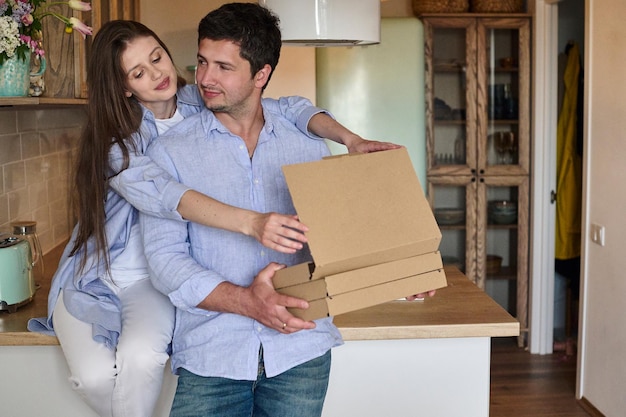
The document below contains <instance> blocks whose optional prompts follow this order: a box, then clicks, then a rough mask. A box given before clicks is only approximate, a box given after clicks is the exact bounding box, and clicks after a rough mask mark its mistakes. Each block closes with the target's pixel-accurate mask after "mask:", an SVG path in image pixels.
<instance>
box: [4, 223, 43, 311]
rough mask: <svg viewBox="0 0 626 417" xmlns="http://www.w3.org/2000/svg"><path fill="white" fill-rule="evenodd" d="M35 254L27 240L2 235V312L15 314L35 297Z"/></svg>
mask: <svg viewBox="0 0 626 417" xmlns="http://www.w3.org/2000/svg"><path fill="white" fill-rule="evenodd" d="M35 290H36V286H35V278H34V271H33V254H32V252H31V245H30V243H29V242H28V240H27V239H25V238H22V237H19V236H15V235H0V310H7V311H8V312H9V313H14V312H15V311H16V310H17V308H18V307H20V306H23V305H24V304H27V303H29V302H30V301H32V299H33V297H34V295H35Z"/></svg>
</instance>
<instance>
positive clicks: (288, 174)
mask: <svg viewBox="0 0 626 417" xmlns="http://www.w3.org/2000/svg"><path fill="white" fill-rule="evenodd" d="M283 172H284V174H285V178H286V181H287V185H288V187H289V191H290V193H291V197H292V199H293V202H294V205H295V207H296V211H297V213H298V216H299V217H300V220H301V221H302V222H303V223H304V224H306V225H307V226H309V229H310V232H308V233H307V237H308V239H309V248H310V250H311V255H312V257H313V260H314V261H313V262H311V263H307V264H300V265H295V266H292V267H289V268H285V269H282V270H280V271H277V273H276V275H275V276H274V286H275V287H276V288H277V290H278V291H279V292H281V293H285V294H291V295H294V296H298V297H300V298H304V299H306V300H309V301H310V304H311V307H310V308H309V309H308V310H295V309H293V310H291V312H292V314H294V315H296V316H299V317H302V318H305V319H307V320H313V319H317V318H321V317H326V316H328V315H335V314H341V313H344V312H348V311H352V310H355V309H359V308H364V307H369V306H372V305H375V304H380V303H383V302H386V301H390V300H393V299H396V298H400V297H405V296H408V295H412V294H417V293H419V292H425V291H429V290H432V289H436V288H441V287H445V286H446V280H445V274H444V273H443V271H442V269H441V268H442V263H441V255H440V254H439V252H438V251H437V250H438V248H439V243H440V242H441V232H440V230H439V228H438V226H437V223H436V221H435V218H434V216H433V213H432V210H431V209H430V206H429V204H428V202H427V200H426V197H425V196H424V192H423V191H422V187H421V186H420V183H419V180H418V178H417V175H416V174H415V171H414V169H413V165H412V164H411V161H410V159H409V155H408V153H407V151H406V149H404V148H403V149H397V150H391V151H384V152H375V153H370V154H357V155H341V156H335V157H330V158H327V159H324V160H322V161H316V162H309V163H303V164H296V165H287V166H284V167H283Z"/></svg>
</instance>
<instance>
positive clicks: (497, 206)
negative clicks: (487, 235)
mask: <svg viewBox="0 0 626 417" xmlns="http://www.w3.org/2000/svg"><path fill="white" fill-rule="evenodd" d="M488 215H489V220H490V221H491V222H493V223H496V224H513V223H515V222H516V221H517V202H515V201H512V200H494V201H490V202H489V206H488Z"/></svg>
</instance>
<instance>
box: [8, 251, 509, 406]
mask: <svg viewBox="0 0 626 417" xmlns="http://www.w3.org/2000/svg"><path fill="white" fill-rule="evenodd" d="M61 251H62V247H59V248H57V249H55V250H53V251H51V252H50V253H48V254H47V255H46V256H45V267H46V274H45V276H44V278H42V279H41V282H40V283H39V284H40V285H41V287H40V288H39V290H38V291H37V294H36V296H35V299H34V300H33V301H32V302H31V303H29V304H28V305H26V306H24V307H22V308H20V309H18V311H17V312H16V313H13V314H9V313H7V312H0V372H2V375H4V377H3V381H2V383H1V385H2V387H1V388H0V404H2V406H3V410H5V412H6V413H8V414H6V415H10V416H11V417H31V416H35V415H46V416H48V417H74V416H76V417H91V416H94V417H95V414H94V413H93V412H91V410H90V409H89V408H88V407H87V406H86V405H84V404H83V403H82V401H81V400H80V398H79V397H78V396H77V395H76V394H75V393H74V392H73V391H72V390H71V388H70V385H69V382H68V381H67V377H68V370H67V366H66V364H65V359H64V357H63V353H62V351H61V348H60V346H59V345H58V341H57V339H56V338H55V337H50V336H44V335H40V334H35V333H30V332H28V331H27V329H26V323H27V322H28V319H30V318H31V317H42V316H45V315H46V310H47V295H48V291H49V288H50V277H51V275H52V273H53V272H54V270H55V269H56V265H57V263H58V258H59V256H60V254H61ZM445 271H446V276H447V279H448V287H446V288H443V289H440V290H438V291H437V294H436V295H435V296H434V297H432V298H428V299H426V300H424V301H416V302H408V301H393V302H390V303H386V304H382V305H378V306H374V307H370V308H367V309H363V310H359V311H355V312H352V313H347V314H343V315H340V316H337V317H335V323H336V325H337V327H338V328H339V330H340V331H341V333H342V335H343V337H344V340H345V342H346V343H345V345H343V346H341V347H338V348H335V349H334V350H333V364H332V369H331V378H330V385H329V390H328V395H327V398H326V403H325V406H324V413H323V417H340V416H341V417H343V416H356V415H358V416H372V417H374V416H376V417H380V416H394V417H402V416H441V417H444V416H450V417H457V416H461V415H462V416H464V417H474V416H475V417H488V416H489V381H490V378H489V373H490V352H491V338H492V337H509V336H518V335H519V331H520V328H519V323H518V322H517V321H516V320H515V319H514V318H513V317H511V315H510V314H508V313H507V312H506V311H505V310H504V309H502V307H500V306H499V305H498V304H497V303H496V302H495V301H493V300H492V299H491V298H489V296H487V295H486V294H485V293H484V292H483V291H481V290H480V289H478V287H476V286H475V285H474V284H473V283H472V282H471V281H469V280H468V279H467V278H466V277H465V276H464V275H463V274H462V273H461V272H460V271H459V270H458V269H456V268H446V269H445ZM175 385H176V378H175V377H174V376H173V375H171V373H170V372H169V369H167V370H166V372H165V383H164V386H163V391H162V395H161V401H160V403H159V411H158V412H157V413H156V414H155V417H161V416H167V415H168V412H169V404H170V403H171V399H172V396H173V391H174V389H175Z"/></svg>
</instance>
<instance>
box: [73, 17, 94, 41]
mask: <svg viewBox="0 0 626 417" xmlns="http://www.w3.org/2000/svg"><path fill="white" fill-rule="evenodd" d="M69 24H70V26H71V27H70V29H76V30H77V31H78V32H79V33H81V34H82V35H83V39H84V38H86V37H87V35H91V34H93V28H91V27H89V26H87V25H86V24H84V23H83V22H81V21H80V20H79V19H77V18H75V17H70V23H69Z"/></svg>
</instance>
